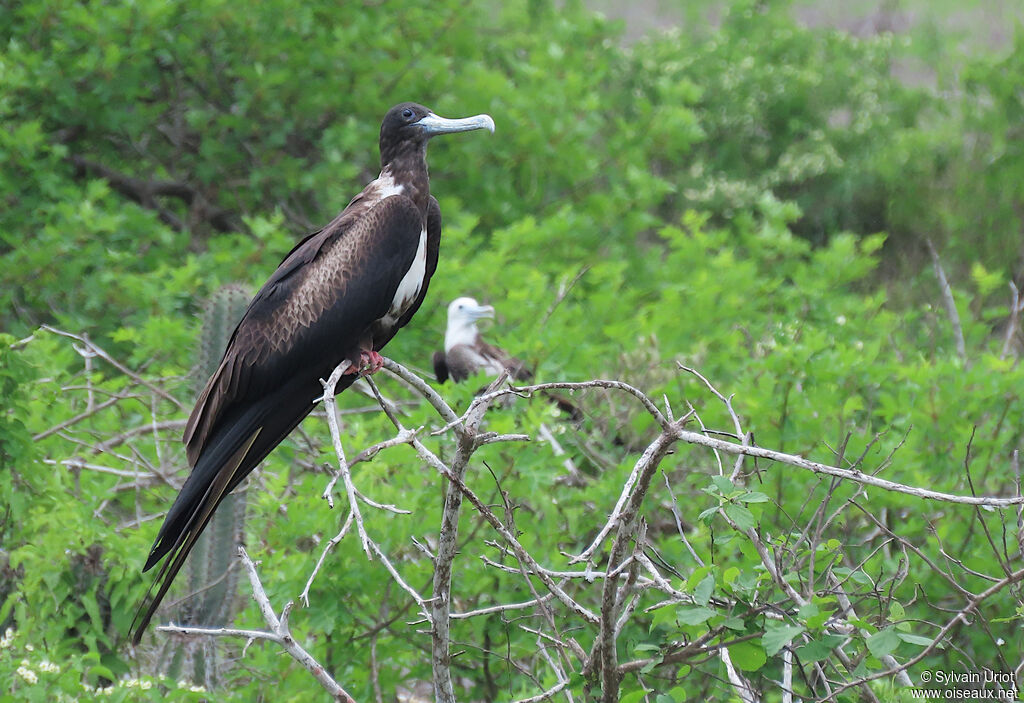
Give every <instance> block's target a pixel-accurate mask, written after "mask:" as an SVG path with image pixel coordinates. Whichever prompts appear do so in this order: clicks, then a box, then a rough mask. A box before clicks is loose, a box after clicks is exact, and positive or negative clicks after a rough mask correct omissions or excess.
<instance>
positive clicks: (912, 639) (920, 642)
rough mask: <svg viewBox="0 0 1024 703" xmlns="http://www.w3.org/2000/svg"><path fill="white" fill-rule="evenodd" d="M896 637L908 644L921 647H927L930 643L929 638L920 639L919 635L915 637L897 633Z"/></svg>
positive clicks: (908, 633) (906, 633)
mask: <svg viewBox="0 0 1024 703" xmlns="http://www.w3.org/2000/svg"><path fill="white" fill-rule="evenodd" d="M896 635H897V636H898V637H899V638H900V639H901V640H903V641H904V642H906V643H908V644H917V645H920V646H922V647H927V646H928V645H930V644H931V643H932V639H931V638H930V637H922V636H921V635H915V634H912V633H910V632H897V633H896Z"/></svg>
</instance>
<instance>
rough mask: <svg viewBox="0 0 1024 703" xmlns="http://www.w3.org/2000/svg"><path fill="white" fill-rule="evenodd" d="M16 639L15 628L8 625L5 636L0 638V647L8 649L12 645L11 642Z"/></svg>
mask: <svg viewBox="0 0 1024 703" xmlns="http://www.w3.org/2000/svg"><path fill="white" fill-rule="evenodd" d="M13 640H14V628H13V627H8V628H7V630H5V631H4V636H3V637H2V638H0V649H7V648H8V647H10V646H11V642H12V641H13Z"/></svg>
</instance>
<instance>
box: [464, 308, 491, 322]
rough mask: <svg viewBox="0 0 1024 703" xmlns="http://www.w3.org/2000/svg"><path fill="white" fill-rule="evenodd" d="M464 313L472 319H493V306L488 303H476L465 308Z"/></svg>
mask: <svg viewBox="0 0 1024 703" xmlns="http://www.w3.org/2000/svg"><path fill="white" fill-rule="evenodd" d="M465 313H466V314H467V315H469V316H470V317H471V318H473V319H474V320H482V319H483V318H485V317H486V318H488V319H494V308H493V307H491V306H490V305H477V306H476V307H472V306H470V307H469V308H467V309H466V310H465Z"/></svg>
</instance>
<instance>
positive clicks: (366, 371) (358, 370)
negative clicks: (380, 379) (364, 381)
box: [343, 349, 384, 376]
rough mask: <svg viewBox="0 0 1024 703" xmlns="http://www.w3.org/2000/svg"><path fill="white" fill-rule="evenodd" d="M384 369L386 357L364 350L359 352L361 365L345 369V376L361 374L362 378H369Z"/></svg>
mask: <svg viewBox="0 0 1024 703" xmlns="http://www.w3.org/2000/svg"><path fill="white" fill-rule="evenodd" d="M382 368H384V357H383V356H381V355H380V354H378V353H377V352H375V351H366V350H365V349H363V350H360V352H359V364H358V365H352V366H349V367H348V368H347V369H345V373H344V374H343V375H355V374H360V375H362V376H369V375H370V374H374V373H377V372H378V371H380V370H381V369H382Z"/></svg>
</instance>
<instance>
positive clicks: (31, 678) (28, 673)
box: [18, 666, 39, 683]
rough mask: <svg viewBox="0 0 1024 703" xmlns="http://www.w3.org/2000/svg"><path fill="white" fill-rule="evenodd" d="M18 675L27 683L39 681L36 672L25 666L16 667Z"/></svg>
mask: <svg viewBox="0 0 1024 703" xmlns="http://www.w3.org/2000/svg"><path fill="white" fill-rule="evenodd" d="M18 676H20V677H21V678H23V679H25V681H27V682H28V683H36V682H37V681H39V677H38V676H36V672H34V671H32V670H31V669H29V668H28V667H25V666H19V667H18Z"/></svg>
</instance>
